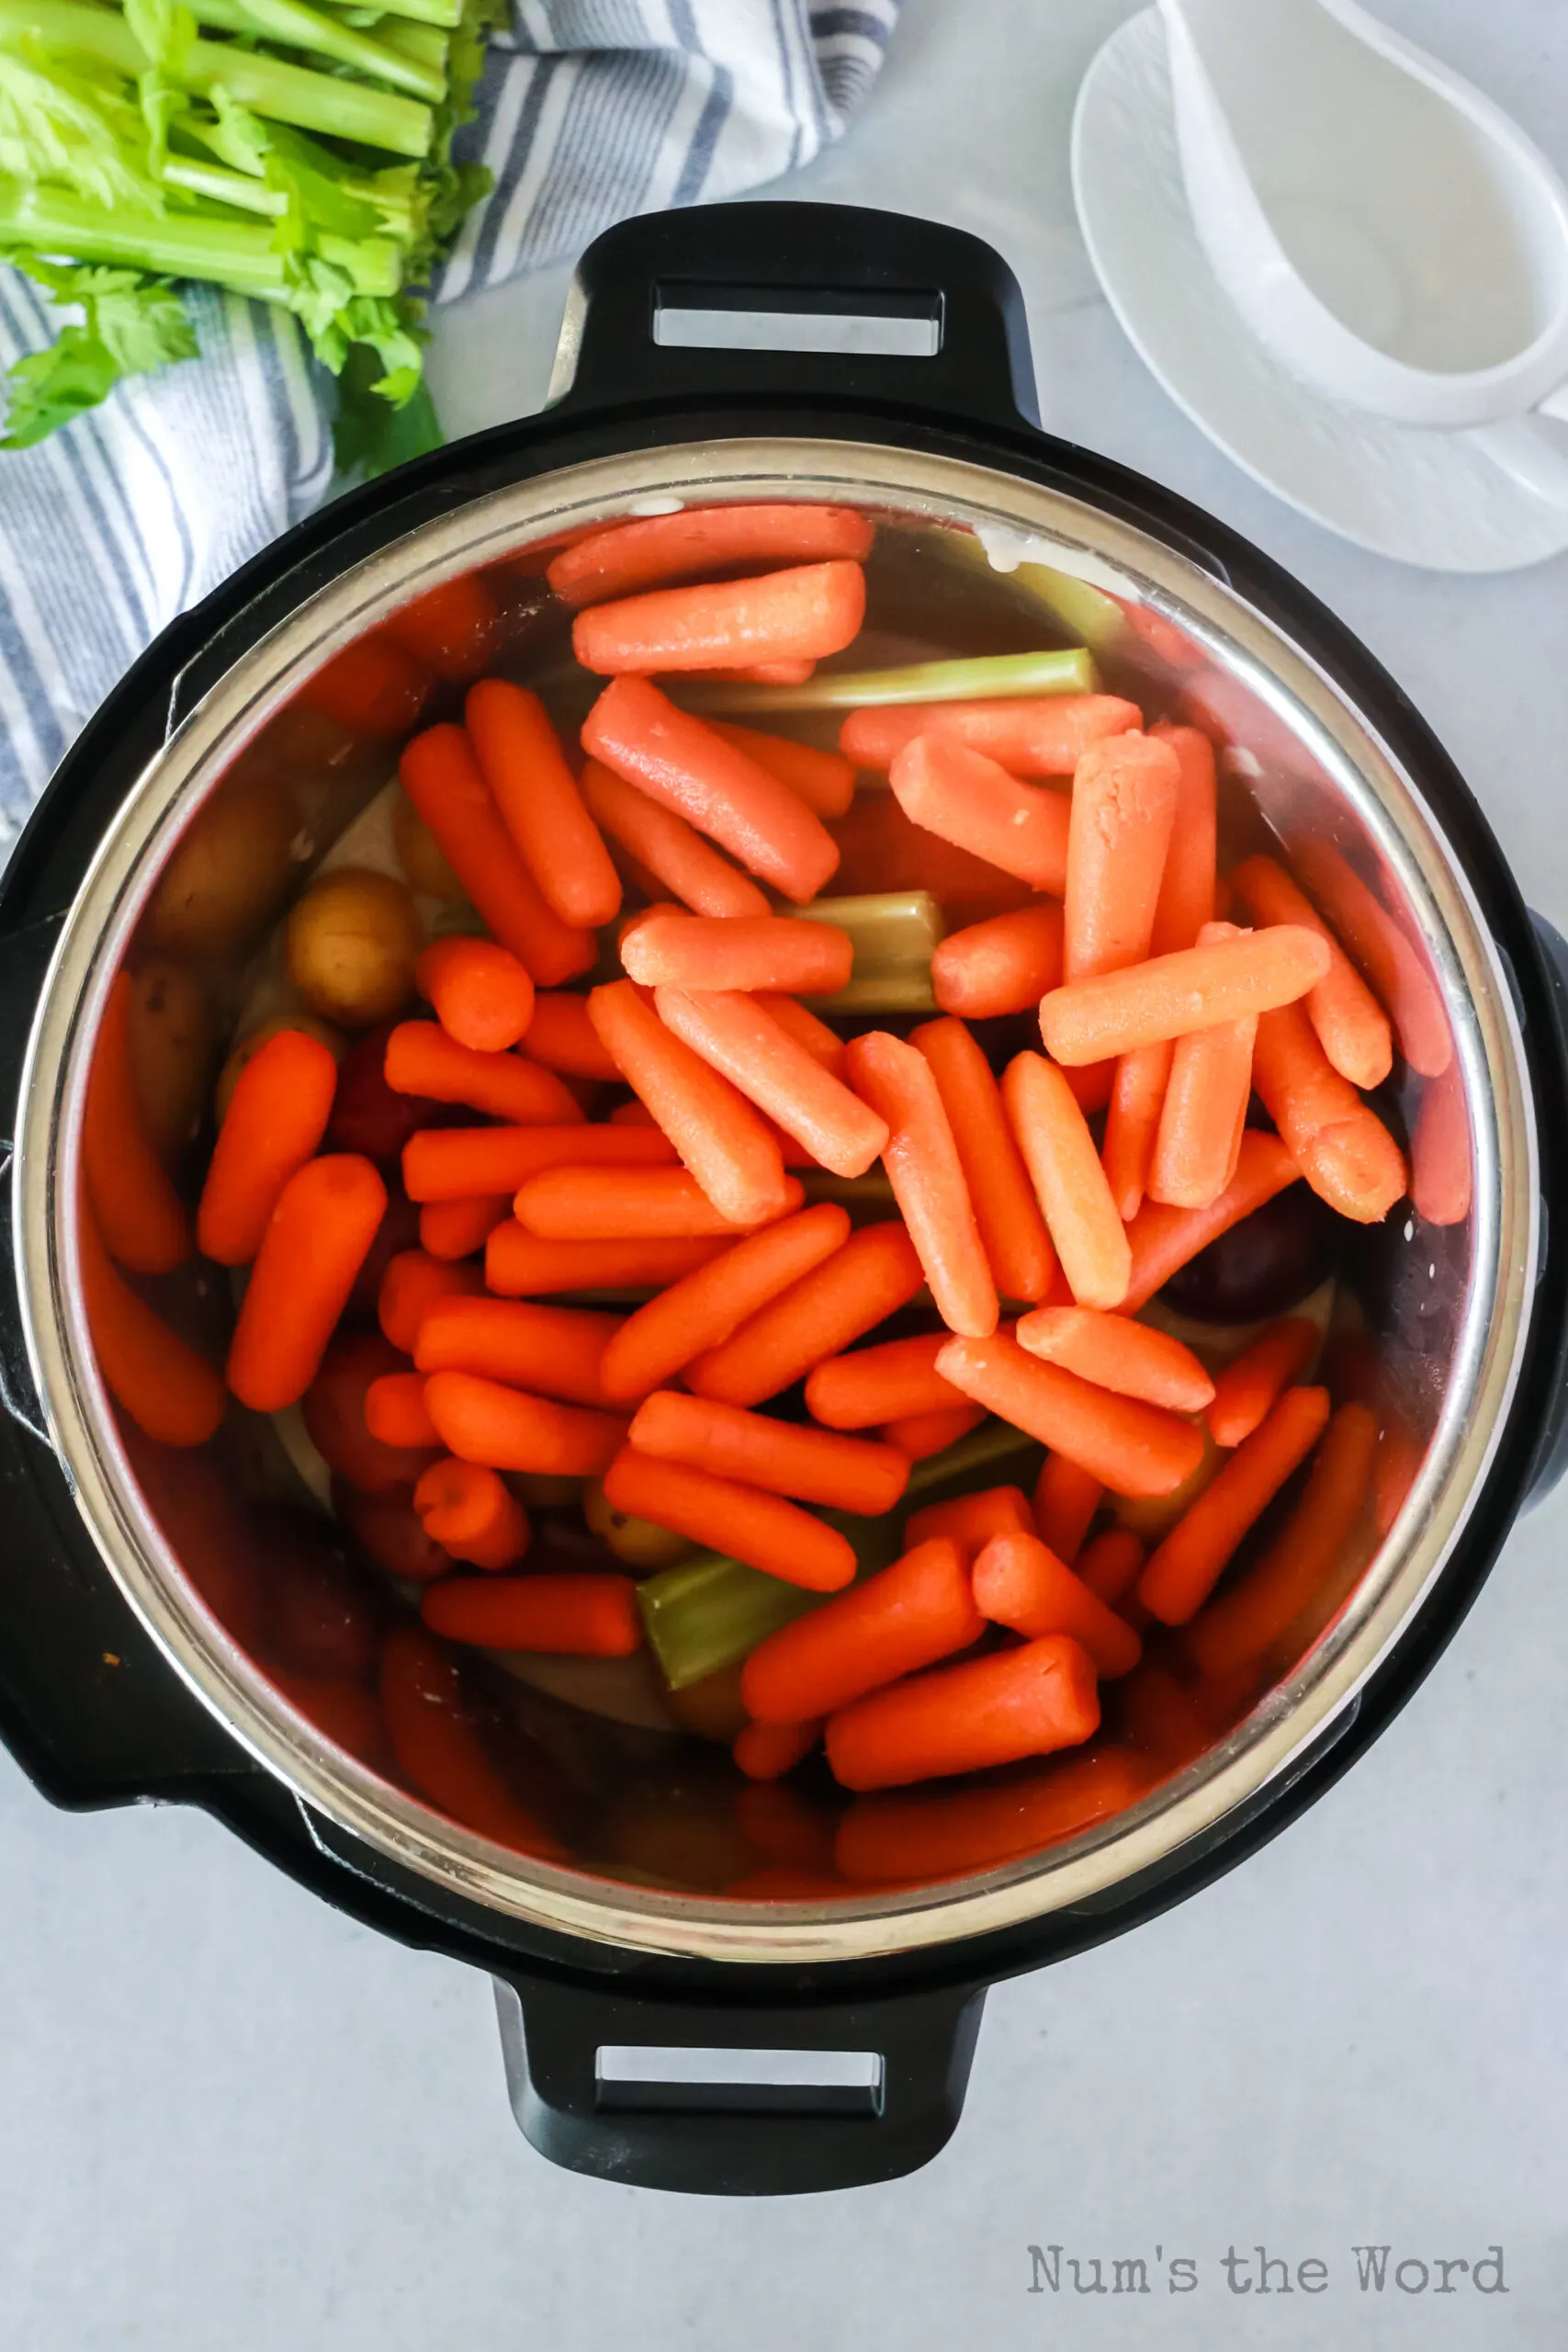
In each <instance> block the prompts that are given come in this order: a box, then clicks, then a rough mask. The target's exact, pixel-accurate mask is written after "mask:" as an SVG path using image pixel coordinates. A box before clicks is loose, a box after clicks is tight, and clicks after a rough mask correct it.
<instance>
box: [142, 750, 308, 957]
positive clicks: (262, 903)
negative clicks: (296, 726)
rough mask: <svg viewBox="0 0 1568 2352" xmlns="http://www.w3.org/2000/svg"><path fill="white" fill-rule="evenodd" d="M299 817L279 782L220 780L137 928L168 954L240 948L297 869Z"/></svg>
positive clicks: (270, 916)
mask: <svg viewBox="0 0 1568 2352" xmlns="http://www.w3.org/2000/svg"><path fill="white" fill-rule="evenodd" d="M299 838H300V832H299V814H298V812H297V810H296V809H295V806H294V803H293V801H292V800H291V798H290V797H289V796H288V793H287V792H286V791H285V790H284V788H283V786H281V784H278V783H276V782H272V783H268V782H261V783H254V784H247V785H245V786H243V787H240V788H236V787H235V786H232V785H230V786H225V787H224V788H223V789H222V790H221V791H220V792H218V793H217V794H216V795H215V796H214V797H213V798H212V799H211V800H209V802H208V804H207V806H206V808H205V809H202V810H201V811H200V812H199V814H198V815H197V817H196V818H195V820H193V822H192V823H191V825H190V827H189V829H188V831H186V834H185V835H184V837H183V839H182V840H181V842H179V845H178V847H177V848H176V849H175V854H174V855H173V856H172V857H171V858H170V860H169V863H168V865H166V866H165V868H164V874H163V878H162V879H161V880H160V882H159V884H158V887H157V889H156V890H155V891H154V892H153V894H152V905H151V906H150V908H149V909H148V912H147V926H146V933H145V936H146V938H147V939H148V941H149V943H150V944H152V946H154V947H156V948H160V949H162V950H163V951H164V954H165V955H170V956H219V955H232V956H244V955H247V954H248V953H249V952H250V950H251V949H252V948H253V947H254V945H255V944H256V942H257V941H258V940H259V939H260V937H261V935H262V933H264V932H265V930H266V928H267V925H268V924H269V923H270V922H273V920H274V919H275V917H276V915H277V913H278V911H279V910H280V909H281V908H282V906H283V904H284V901H285V900H286V899H287V898H288V893H289V891H290V890H291V889H292V888H293V887H294V881H295V877H296V875H297V873H298V871H299V854H298V844H299Z"/></svg>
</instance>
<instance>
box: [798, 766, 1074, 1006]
mask: <svg viewBox="0 0 1568 2352" xmlns="http://www.w3.org/2000/svg"><path fill="white" fill-rule="evenodd" d="M829 831H830V832H831V833H832V836H833V839H834V840H835V841H836V842H838V844H839V857H840V864H839V871H838V875H837V876H836V878H835V881H834V888H835V890H836V891H838V892H840V893H841V894H842V895H843V896H844V897H846V898H848V897H853V896H854V895H856V894H857V893H865V892H875V891H886V890H892V891H900V890H929V891H930V892H931V896H932V897H933V898H934V899H939V900H940V901H941V904H942V915H943V918H944V920H945V921H946V922H950V923H952V924H953V925H954V926H956V927H963V926H964V925H965V924H976V923H979V922H986V921H988V920H989V918H990V917H991V916H993V915H1003V914H1011V913H1014V912H1016V911H1017V910H1018V909H1020V908H1022V907H1029V906H1032V905H1034V904H1036V903H1037V901H1036V899H1035V896H1034V893H1033V891H1032V889H1031V888H1030V887H1029V884H1028V883H1027V882H1021V881H1020V880H1019V878H1018V876H1017V875H1016V874H1004V873H1002V871H1001V869H1000V868H999V867H998V866H995V865H987V863H986V861H985V860H984V859H983V858H979V857H975V856H972V855H971V854H970V852H969V851H968V850H965V849H955V848H954V847H953V844H952V842H944V841H939V840H938V838H937V836H936V834H935V833H931V832H927V831H926V830H925V828H924V827H923V826H921V825H917V824H916V823H915V821H914V820H913V819H912V818H910V817H907V816H906V815H905V813H904V811H903V809H900V807H899V806H898V803H897V800H896V799H895V798H894V797H893V795H892V793H891V792H863V793H857V794H856V796H855V797H854V799H853V800H852V802H851V804H850V806H849V808H848V809H846V810H845V812H844V814H843V815H842V816H841V817H836V818H835V819H834V820H833V822H832V824H831V826H830V827H829ZM949 1009H950V1010H956V1009H957V1008H949Z"/></svg>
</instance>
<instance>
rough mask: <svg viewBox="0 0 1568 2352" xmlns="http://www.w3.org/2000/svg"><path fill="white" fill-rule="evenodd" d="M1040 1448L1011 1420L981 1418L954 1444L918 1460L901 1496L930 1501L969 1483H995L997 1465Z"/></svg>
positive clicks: (959, 1491)
mask: <svg viewBox="0 0 1568 2352" xmlns="http://www.w3.org/2000/svg"><path fill="white" fill-rule="evenodd" d="M1042 1451H1043V1448H1042V1446H1041V1444H1040V1442H1039V1440H1038V1439H1037V1438H1032V1437H1030V1436H1028V1435H1027V1434H1026V1432H1025V1431H1024V1430H1015V1429H1014V1428H1013V1426H1012V1423H1011V1422H1010V1421H998V1420H994V1419H992V1420H985V1421H982V1422H981V1424H980V1426H979V1428H978V1429H977V1430H970V1432H969V1434H968V1436H967V1437H961V1438H960V1439H959V1440H958V1442H957V1443H956V1444H954V1445H947V1446H943V1448H942V1452H941V1453H931V1454H928V1455H927V1456H926V1459H925V1460H924V1461H923V1462H917V1463H916V1464H914V1467H913V1468H912V1469H911V1470H910V1472H909V1483H908V1487H906V1488H905V1489H904V1499H905V1501H906V1502H907V1503H909V1502H913V1501H915V1500H916V1499H917V1498H918V1499H919V1501H921V1502H922V1503H926V1502H932V1501H934V1500H935V1499H936V1498H937V1497H938V1496H939V1495H945V1494H949V1493H952V1494H964V1493H966V1492H967V1491H968V1489H969V1487H971V1486H974V1487H987V1486H995V1485H997V1484H998V1478H997V1476H996V1473H997V1470H998V1465H999V1464H1002V1463H1004V1462H1012V1461H1017V1460H1019V1459H1020V1458H1021V1456H1023V1455H1026V1454H1030V1453H1033V1454H1036V1455H1038V1454H1039V1453H1042Z"/></svg>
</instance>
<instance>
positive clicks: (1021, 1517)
mask: <svg viewBox="0 0 1568 2352" xmlns="http://www.w3.org/2000/svg"><path fill="white" fill-rule="evenodd" d="M1033 1532H1034V1517H1033V1514H1032V1511H1031V1510H1030V1508H1029V1505H1028V1503H1027V1502H1026V1501H1025V1500H1024V1497H1023V1492H1022V1489H1021V1487H987V1488H986V1490H985V1492H984V1493H983V1494H978V1495H959V1496H957V1497H956V1498H954V1499H953V1501H952V1502H945V1503H928V1504H927V1505H926V1507H925V1509H924V1510H915V1511H911V1512H910V1513H909V1517H908V1521H907V1522H906V1525H905V1528H904V1541H905V1543H906V1544H930V1543H931V1542H933V1541H934V1540H935V1538H936V1537H937V1536H939V1535H940V1536H945V1537H946V1539H947V1541H948V1542H949V1543H950V1544H957V1546H958V1548H959V1550H960V1551H961V1552H962V1553H964V1555H966V1556H967V1557H968V1558H970V1559H973V1558H974V1556H975V1555H976V1553H977V1552H980V1551H983V1550H984V1548H985V1546H986V1545H987V1544H988V1543H989V1542H990V1540H991V1538H992V1536H993V1535H1024V1534H1028V1535H1032V1534H1033Z"/></svg>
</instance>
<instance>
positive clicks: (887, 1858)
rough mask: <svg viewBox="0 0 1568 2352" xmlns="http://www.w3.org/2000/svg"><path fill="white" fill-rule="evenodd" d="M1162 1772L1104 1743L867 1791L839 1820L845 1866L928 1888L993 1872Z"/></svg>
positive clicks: (864, 1875) (1103, 1816) (858, 1874)
mask: <svg viewBox="0 0 1568 2352" xmlns="http://www.w3.org/2000/svg"><path fill="white" fill-rule="evenodd" d="M1156 1777H1157V1775H1156V1770H1155V1768H1154V1767H1153V1766H1152V1765H1151V1764H1150V1763H1149V1761H1148V1759H1147V1758H1145V1757H1142V1756H1136V1755H1134V1753H1133V1751H1132V1750H1131V1749H1130V1748H1126V1747H1098V1746H1097V1747H1095V1749H1094V1751H1093V1752H1092V1754H1090V1755H1088V1756H1075V1757H1072V1758H1069V1759H1068V1760H1067V1761H1066V1762H1065V1763H1058V1764H1054V1765H1051V1766H1050V1767H1048V1768H1047V1769H1044V1770H1035V1771H1032V1772H1029V1773H1027V1774H1024V1773H1015V1774H1014V1775H1013V1776H1012V1778H1011V1779H1010V1780H1009V1781H1003V1782H1000V1783H997V1782H992V1783H990V1784H988V1785H987V1784H982V1785H981V1786H979V1787H976V1788H969V1789H944V1790H942V1792H940V1793H939V1794H936V1795H931V1796H908V1797H901V1796H880V1797H879V1796H874V1797H868V1798H865V1799H863V1800H862V1801H860V1802H859V1803H857V1804H852V1805H851V1807H850V1809H849V1811H848V1812H847V1813H846V1814H844V1815H842V1816H841V1817H840V1823H839V1834H838V1838H837V1840H836V1842H835V1846H834V1855H835V1859H836V1862H837V1867H838V1869H839V1870H840V1871H841V1872H842V1874H843V1876H844V1877H845V1878H846V1879H849V1880H851V1881H852V1882H853V1883H861V1884H870V1885H891V1884H896V1883H901V1882H902V1883H908V1884H910V1885H925V1884H927V1883H930V1882H931V1880H933V1879H943V1878H961V1877H964V1876H965V1875H966V1874H968V1873H970V1872H973V1871H986V1870H993V1869H995V1868H996V1866H997V1865H998V1863H1000V1862H1009V1861H1014V1860H1017V1859H1018V1858H1019V1857H1020V1856H1021V1855H1023V1854H1032V1853H1038V1852H1039V1851H1040V1849H1042V1848H1043V1847H1045V1846H1052V1845H1055V1844H1057V1843H1059V1842H1060V1841H1061V1840H1062V1839H1063V1838H1071V1837H1073V1836H1075V1835H1076V1834H1077V1831H1079V1830H1081V1829H1088V1828H1090V1827H1092V1826H1093V1825H1094V1824H1095V1823H1096V1822H1097V1821H1106V1820H1109V1819H1110V1818H1111V1815H1114V1814H1118V1813H1122V1812H1125V1810H1126V1808H1127V1807H1128V1806H1129V1805H1131V1804H1136V1803H1137V1802H1138V1799H1139V1798H1140V1797H1142V1796H1145V1795H1146V1794H1147V1793H1148V1791H1149V1788H1150V1786H1151V1785H1152V1783H1153V1781H1155V1780H1156ZM731 1892H733V1889H732V1890H731Z"/></svg>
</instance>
